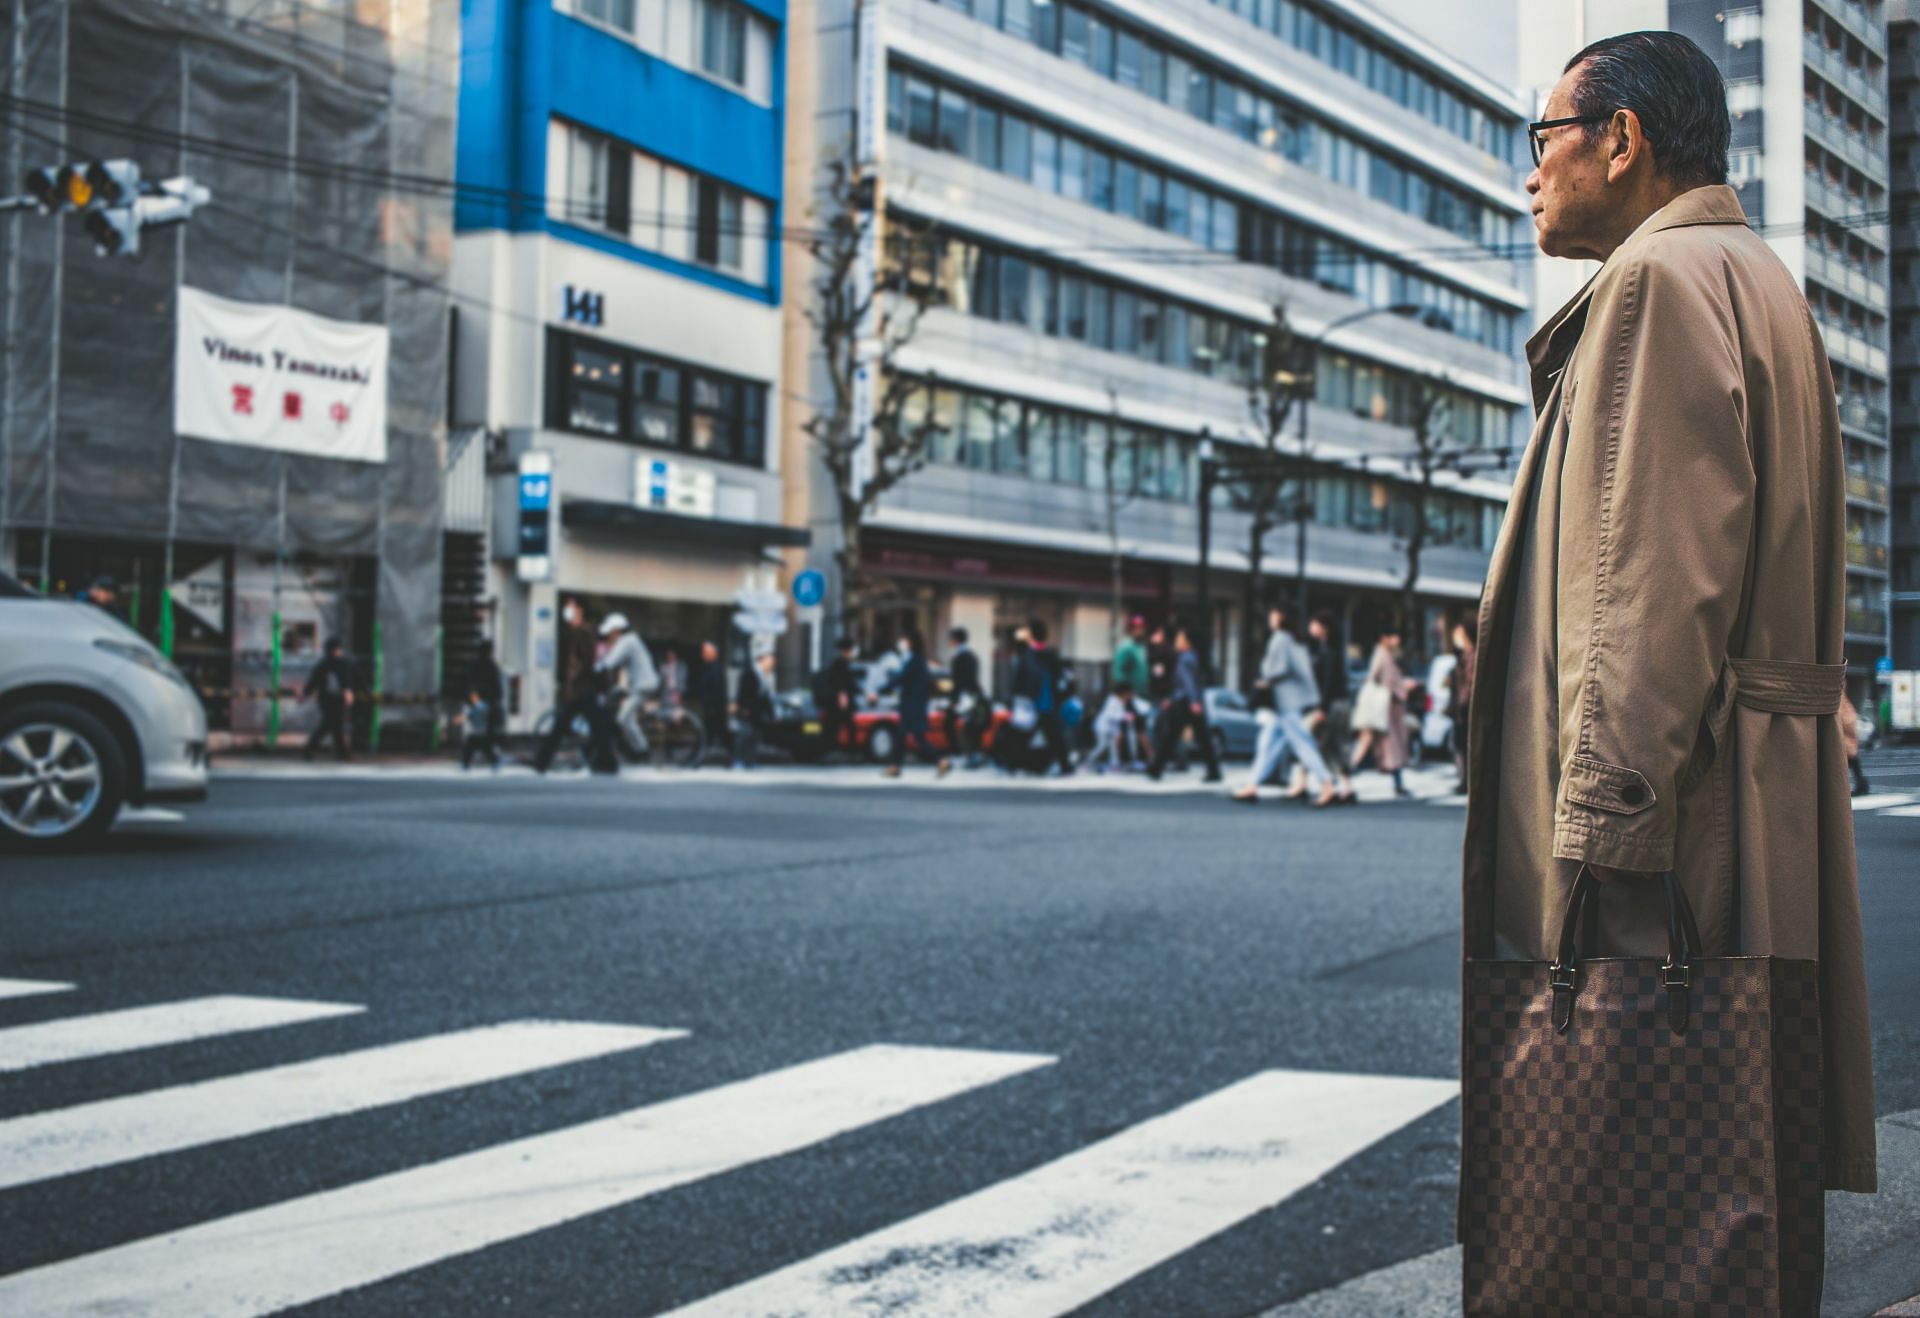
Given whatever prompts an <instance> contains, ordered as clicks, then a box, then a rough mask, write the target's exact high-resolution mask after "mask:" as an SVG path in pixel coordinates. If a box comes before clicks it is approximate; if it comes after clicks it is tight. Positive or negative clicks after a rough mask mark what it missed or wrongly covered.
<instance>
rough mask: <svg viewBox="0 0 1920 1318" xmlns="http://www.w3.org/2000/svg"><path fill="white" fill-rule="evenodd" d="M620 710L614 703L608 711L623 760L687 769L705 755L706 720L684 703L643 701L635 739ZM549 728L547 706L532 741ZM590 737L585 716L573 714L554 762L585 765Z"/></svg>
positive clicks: (617, 751) (615, 744)
mask: <svg viewBox="0 0 1920 1318" xmlns="http://www.w3.org/2000/svg"><path fill="white" fill-rule="evenodd" d="M620 713H621V710H620V709H619V708H618V707H616V708H614V709H611V710H609V711H608V715H609V717H611V718H612V719H613V749H614V753H615V754H616V755H618V756H619V757H620V759H621V761H622V762H623V763H626V764H652V765H654V766H655V767H661V766H671V767H673V768H677V769H691V768H694V767H695V766H697V765H699V764H700V763H701V761H702V760H704V759H705V758H706V754H707V728H706V724H705V723H703V722H702V721H701V719H700V716H699V715H698V714H696V713H694V712H693V711H692V710H690V709H687V708H685V707H684V706H675V707H673V708H671V709H663V708H662V707H661V706H660V705H659V703H658V702H648V703H647V704H645V705H643V706H642V707H641V711H640V715H639V718H638V720H637V723H636V725H635V726H637V728H638V730H639V733H640V741H639V742H636V741H635V740H634V738H633V730H634V729H633V727H630V726H629V725H628V724H627V723H626V722H624V721H622V719H621V718H620ZM552 728H553V711H552V710H548V711H547V712H546V713H545V714H542V715H541V716H540V718H539V721H538V722H536V723H535V724H534V725H533V735H534V738H535V740H536V742H537V741H539V740H541V739H544V738H545V737H546V735H547V733H548V732H549V731H551V730H552ZM592 740H593V729H592V728H591V727H590V726H589V725H588V723H587V720H586V716H585V715H575V716H574V720H573V725H572V726H571V727H569V728H568V729H567V731H566V734H565V735H564V736H563V737H562V738H561V739H560V749H559V750H558V752H556V753H555V755H554V757H553V760H554V763H555V764H556V765H565V766H566V767H568V768H584V767H586V764H587V747H588V746H589V745H590V744H591V743H592Z"/></svg>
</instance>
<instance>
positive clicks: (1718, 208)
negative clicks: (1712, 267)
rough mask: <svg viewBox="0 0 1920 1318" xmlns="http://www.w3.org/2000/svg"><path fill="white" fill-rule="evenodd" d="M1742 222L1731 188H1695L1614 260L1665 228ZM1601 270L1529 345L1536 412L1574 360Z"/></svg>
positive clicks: (1645, 224)
mask: <svg viewBox="0 0 1920 1318" xmlns="http://www.w3.org/2000/svg"><path fill="white" fill-rule="evenodd" d="M1746 222H1747V214H1746V212H1745V211H1743V210H1741V209H1740V198H1739V196H1738V195H1737V194H1736V193H1735V192H1734V190H1733V189H1732V188H1730V187H1728V186H1726V185H1725V184H1713V185H1711V186H1709V187H1704V188H1693V189H1691V190H1689V191H1687V192H1683V193H1681V194H1680V195H1679V196H1677V197H1675V198H1674V199H1673V200H1672V201H1670V202H1668V203H1667V204H1666V205H1664V206H1662V207H1661V208H1660V209H1659V210H1657V211H1655V212H1654V213H1653V214H1651V215H1649V216H1647V218H1646V219H1644V220H1642V221H1641V222H1640V226H1639V227H1638V228H1637V229H1635V230H1634V231H1633V232H1632V233H1630V234H1628V235H1627V240H1626V241H1625V242H1623V243H1621V244H1620V246H1619V247H1618V248H1616V249H1614V257H1618V256H1619V255H1620V253H1621V251H1624V250H1625V249H1626V248H1628V247H1630V246H1632V245H1633V244H1634V243H1635V242H1636V241H1638V240H1639V239H1641V238H1643V237H1645V236H1646V235H1647V234H1650V233H1659V232H1661V231H1662V230H1665V229H1682V228H1686V227H1687V226H1689V225H1695V224H1741V225H1744V224H1745V223H1746ZM1607 264H1608V265H1611V264H1613V258H1611V257H1610V258H1609V259H1608V261H1607ZM1605 270H1606V266H1605V265H1603V266H1601V267H1600V270H1599V271H1596V272H1595V274H1594V276H1593V278H1592V279H1589V280H1588V281H1587V282H1586V283H1585V284H1583V285H1581V287H1580V291H1579V292H1578V293H1575V294H1574V295H1573V298H1572V300H1570V301H1569V302H1568V303H1567V304H1566V305H1565V306H1564V307H1561V308H1560V310H1559V311H1557V312H1555V313H1554V316H1553V319H1551V320H1549V321H1548V322H1547V323H1546V324H1544V325H1542V326H1541V327H1540V329H1539V331H1538V332H1537V333H1535V334H1534V336H1533V337H1532V338H1531V339H1528V340H1527V365H1528V367H1529V368H1530V371H1531V374H1532V376H1533V406H1534V410H1535V411H1536V412H1537V411H1539V409H1541V408H1543V407H1545V406H1546V404H1547V395H1548V394H1549V393H1551V392H1552V391H1553V377H1554V376H1556V375H1558V374H1559V373H1560V371H1561V370H1562V369H1563V368H1564V367H1565V366H1566V364H1567V358H1568V357H1570V356H1572V355H1573V349H1574V345H1575V344H1577V343H1579V342H1580V333H1581V331H1582V330H1584V329H1585V328H1586V327H1587V308H1588V307H1589V306H1591V305H1592V303H1593V285H1594V282H1595V280H1598V279H1599V278H1600V275H1601V273H1604V272H1605Z"/></svg>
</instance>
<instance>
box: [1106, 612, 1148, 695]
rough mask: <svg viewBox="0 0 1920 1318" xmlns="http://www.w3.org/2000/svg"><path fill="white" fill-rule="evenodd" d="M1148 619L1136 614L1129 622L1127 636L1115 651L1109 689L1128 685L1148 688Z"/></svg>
mask: <svg viewBox="0 0 1920 1318" xmlns="http://www.w3.org/2000/svg"><path fill="white" fill-rule="evenodd" d="M1146 634H1147V620H1146V619H1145V618H1143V617H1141V616H1140V615H1139V614H1137V613H1136V614H1134V615H1133V618H1132V620H1131V621H1129V622H1128V623H1127V634H1126V638H1125V639H1124V640H1122V641H1121V642H1120V645H1119V648H1117V649H1116V650H1114V652H1113V675H1112V677H1113V680H1112V683H1111V685H1110V686H1109V687H1108V690H1112V689H1114V688H1115V687H1119V686H1121V685H1123V684H1124V685H1126V686H1129V687H1131V688H1133V689H1134V690H1135V691H1145V690H1146V689H1147V647H1146V644H1145V641H1144V638H1145V636H1146Z"/></svg>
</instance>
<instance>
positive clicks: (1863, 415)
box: [1840, 398, 1887, 444]
mask: <svg viewBox="0 0 1920 1318" xmlns="http://www.w3.org/2000/svg"><path fill="white" fill-rule="evenodd" d="M1840 424H1841V425H1843V426H1845V427H1847V428H1848V429H1849V430H1858V431H1860V432H1861V433H1863V434H1865V435H1868V436H1870V437H1871V438H1873V439H1877V440H1879V441H1880V442H1881V443H1882V444H1884V443H1886V442H1887V414H1886V412H1885V410H1884V409H1882V408H1878V407H1874V406H1872V405H1870V404H1868V403H1863V402H1861V401H1860V400H1859V399H1858V398H1843V399H1841V400H1840Z"/></svg>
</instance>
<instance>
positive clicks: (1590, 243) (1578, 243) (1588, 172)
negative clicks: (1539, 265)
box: [1527, 68, 1613, 260]
mask: <svg viewBox="0 0 1920 1318" xmlns="http://www.w3.org/2000/svg"><path fill="white" fill-rule="evenodd" d="M1579 81H1580V70H1579V69H1578V68H1574V69H1570V70H1568V71H1567V72H1566V73H1565V74H1563V75H1562V76H1561V78H1560V81H1559V83H1558V85H1556V86H1555V87H1554V89H1553V95H1551V96H1549V97H1548V98H1547V105H1546V109H1544V110H1543V111H1541V114H1540V117H1541V118H1542V119H1566V118H1570V117H1572V116H1573V115H1575V114H1577V113H1578V111H1576V110H1575V109H1574V107H1573V89H1574V88H1575V87H1576V86H1578V85H1579ZM1587 132H1588V129H1587V128H1586V127H1584V126H1583V125H1580V124H1567V125H1565V126H1564V127H1560V128H1547V129H1543V130H1542V131H1541V146H1540V163H1539V164H1538V165H1536V166H1534V170H1533V173H1531V174H1529V175H1527V193H1528V195H1529V196H1530V197H1532V199H1533V227H1534V233H1535V236H1536V237H1537V238H1538V239H1539V242H1540V250H1541V251H1543V252H1545V253H1546V254H1547V255H1548V256H1562V257H1570V258H1585V259H1589V260H1601V259H1604V258H1605V255H1606V249H1605V248H1604V247H1603V246H1601V245H1600V244H1601V243H1602V242H1603V241H1604V238H1603V235H1605V234H1607V233H1609V232H1610V231H1611V226H1610V224H1609V219H1610V216H1609V212H1610V210H1611V208H1612V205H1613V202H1612V200H1611V199H1610V198H1609V197H1608V186H1607V185H1608V181H1609V180H1608V156H1609V145H1610V141H1611V136H1610V134H1608V133H1606V132H1604V131H1603V132H1601V133H1599V134H1597V135H1596V136H1595V137H1594V139H1593V140H1592V141H1588V140H1587Z"/></svg>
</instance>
